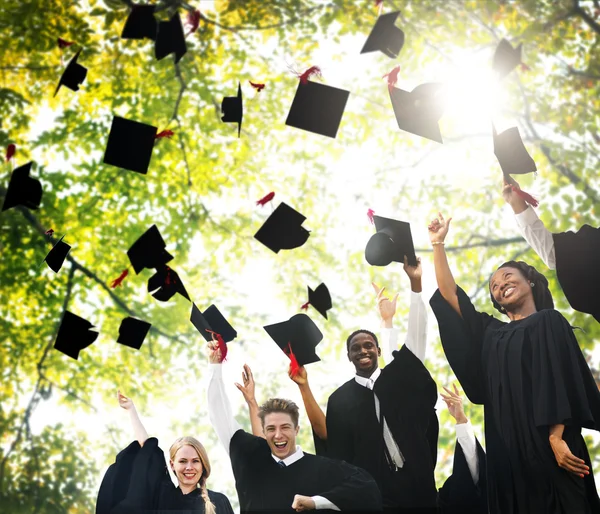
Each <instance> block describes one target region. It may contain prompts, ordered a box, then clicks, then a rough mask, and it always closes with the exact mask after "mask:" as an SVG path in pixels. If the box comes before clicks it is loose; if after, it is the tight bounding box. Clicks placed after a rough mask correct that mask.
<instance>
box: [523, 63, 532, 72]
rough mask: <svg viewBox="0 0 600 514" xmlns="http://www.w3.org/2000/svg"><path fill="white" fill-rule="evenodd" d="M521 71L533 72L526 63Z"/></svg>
mask: <svg viewBox="0 0 600 514" xmlns="http://www.w3.org/2000/svg"><path fill="white" fill-rule="evenodd" d="M521 71H531V68H530V67H529V66H527V65H526V64H525V63H524V62H522V63H521Z"/></svg>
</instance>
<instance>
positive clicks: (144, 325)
mask: <svg viewBox="0 0 600 514" xmlns="http://www.w3.org/2000/svg"><path fill="white" fill-rule="evenodd" d="M151 326H152V324H150V323H148V322H146V321H142V320H141V319H136V318H132V317H131V316H128V317H127V318H125V319H123V321H121V326H120V327H119V338H118V339H117V343H119V344H122V345H125V346H129V347H130V348H134V349H136V350H139V349H140V348H141V347H142V344H143V343H144V339H145V338H146V335H147V334H148V331H149V330H150V327H151Z"/></svg>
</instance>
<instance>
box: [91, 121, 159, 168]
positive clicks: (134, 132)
mask: <svg viewBox="0 0 600 514" xmlns="http://www.w3.org/2000/svg"><path fill="white" fill-rule="evenodd" d="M156 133H157V128H156V127H153V126H152V125H147V124H145V123H140V122H139V121H133V120H128V119H125V118H121V117H120V116H115V117H114V118H113V121H112V125H111V127H110V133H109V134H108V142H107V144H106V150H105V152H104V161H103V162H104V163H106V164H111V165H113V166H117V167H118V168H123V169H126V170H129V171H135V172H137V173H141V174H142V175H145V174H146V173H147V172H148V166H150V159H151V158H152V149H153V148H154V140H155V139H156Z"/></svg>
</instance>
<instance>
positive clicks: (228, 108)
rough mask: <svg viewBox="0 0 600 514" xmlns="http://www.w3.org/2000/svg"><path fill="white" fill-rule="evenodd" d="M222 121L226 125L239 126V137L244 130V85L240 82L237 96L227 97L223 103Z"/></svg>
mask: <svg viewBox="0 0 600 514" xmlns="http://www.w3.org/2000/svg"><path fill="white" fill-rule="evenodd" d="M221 112H222V113H223V116H222V117H221V121H223V122H225V123H237V124H238V137H240V132H241V130H242V118H243V117H244V105H243V102H242V85H241V84H240V83H239V82H238V93H237V96H226V97H225V98H223V101H222V102H221Z"/></svg>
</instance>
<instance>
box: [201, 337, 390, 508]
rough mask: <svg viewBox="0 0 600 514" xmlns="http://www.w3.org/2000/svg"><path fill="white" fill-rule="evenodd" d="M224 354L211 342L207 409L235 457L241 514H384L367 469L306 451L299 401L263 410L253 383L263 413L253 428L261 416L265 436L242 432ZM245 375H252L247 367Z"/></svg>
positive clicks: (265, 406) (271, 403)
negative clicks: (307, 513) (316, 513)
mask: <svg viewBox="0 0 600 514" xmlns="http://www.w3.org/2000/svg"><path fill="white" fill-rule="evenodd" d="M219 354H220V350H218V347H217V346H215V345H212V344H210V345H209V360H210V362H211V380H210V383H209V386H208V413H209V417H210V420H211V423H212V425H213V427H214V429H215V431H216V432H217V435H218V437H219V440H220V441H221V443H222V444H223V446H224V447H225V450H226V451H227V452H228V453H229V456H230V458H231V465H232V468H233V474H234V476H235V482H236V489H237V492H238V497H239V501H240V510H241V512H242V514H250V513H252V514H259V513H260V514H267V513H285V512H293V511H294V510H295V511H297V512H300V511H304V510H315V509H316V510H324V511H326V512H336V511H342V512H353V513H356V514H359V513H360V514H362V513H365V512H381V509H382V504H381V495H380V493H379V490H378V488H377V484H376V483H375V481H374V480H373V478H372V477H371V476H370V475H369V474H368V473H367V472H366V471H364V470H362V469H360V468H357V467H356V466H352V465H350V464H348V463H346V462H340V461H335V460H332V459H328V458H325V457H319V456H316V455H311V454H308V453H304V452H303V451H302V449H301V448H300V446H297V445H296V436H297V434H298V431H299V428H300V427H299V425H298V417H299V415H298V406H297V405H296V404H295V403H294V402H292V401H290V400H284V399H281V398H271V399H270V400H268V401H267V402H265V403H264V404H263V405H262V406H261V407H260V408H259V407H257V405H256V401H255V400H254V390H253V389H254V382H253V381H252V391H251V393H250V392H249V391H247V392H246V393H247V394H248V397H251V398H252V399H253V400H254V402H253V408H254V410H255V412H254V413H255V414H256V409H257V410H258V412H257V414H258V415H257V416H253V427H254V426H255V420H256V418H258V419H260V423H261V426H262V431H263V434H264V438H262V437H257V436H254V435H252V434H249V433H247V432H245V431H244V430H242V428H241V427H240V426H239V424H238V423H237V421H236V420H235V418H234V417H233V415H232V413H231V405H230V403H229V399H228V398H227V394H226V393H225V387H224V383H223V379H222V364H220V363H219V360H220V359H219ZM246 373H249V368H247V367H246ZM238 387H240V386H238ZM240 389H241V387H240ZM244 396H246V394H244ZM251 417H252V416H251Z"/></svg>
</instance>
